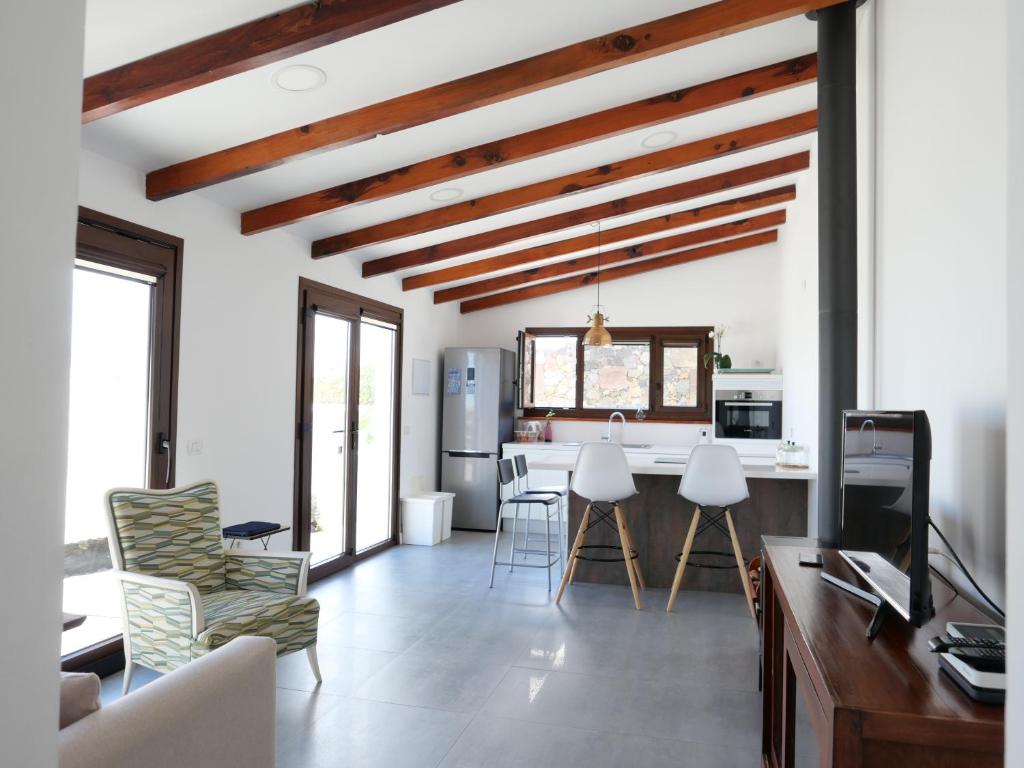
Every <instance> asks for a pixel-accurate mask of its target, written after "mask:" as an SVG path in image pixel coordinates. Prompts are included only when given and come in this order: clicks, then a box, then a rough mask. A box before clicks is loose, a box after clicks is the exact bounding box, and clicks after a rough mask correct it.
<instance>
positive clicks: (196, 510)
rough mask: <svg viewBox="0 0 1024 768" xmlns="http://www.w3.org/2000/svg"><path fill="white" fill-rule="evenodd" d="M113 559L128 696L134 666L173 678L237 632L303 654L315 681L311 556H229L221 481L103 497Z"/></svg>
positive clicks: (238, 552) (279, 651)
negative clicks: (222, 516)
mask: <svg viewBox="0 0 1024 768" xmlns="http://www.w3.org/2000/svg"><path fill="white" fill-rule="evenodd" d="M107 509H108V510H109V512H110V524H111V531H110V554H111V560H112V561H113V562H114V566H115V575H116V577H117V579H118V581H119V582H120V585H121V597H122V600H121V606H122V615H123V619H124V656H125V667H124V692H125V693H127V692H128V688H129V686H130V685H131V678H132V672H133V671H134V669H135V666H136V665H140V666H143V667H147V668H149V669H152V670H155V671H157V672H170V671H171V670H173V669H176V668H178V667H180V666H182V665H183V664H187V663H188V662H190V661H192V660H193V659H195V658H198V657H199V656H202V655H204V654H206V653H209V652H210V651H212V650H214V649H216V648H219V647H220V646H222V645H224V644H225V643H227V642H228V641H229V640H232V639H233V638H235V637H238V636H239V635H260V636H264V637H271V638H273V639H274V640H275V641H276V642H277V655H278V656H283V655H284V654H286V653H292V652H294V651H300V650H302V649H305V650H306V653H307V655H308V658H309V665H310V667H311V668H312V670H313V674H314V675H315V676H316V679H317V681H318V682H319V681H320V679H321V677H320V668H319V664H318V663H317V656H316V631H317V619H318V617H319V613H320V605H319V603H317V601H316V600H315V599H314V598H312V597H306V579H307V576H308V574H309V553H308V552H253V551H246V550H239V549H236V550H226V549H225V548H224V544H223V539H222V538H221V527H220V505H219V501H218V494H217V485H216V484H215V483H213V482H211V481H203V482H199V483H195V484H193V485H188V486H183V487H181V488H172V489H170V490H167V491H150V490H143V489H137V488H115V489H114V490H112V491H108V492H107Z"/></svg>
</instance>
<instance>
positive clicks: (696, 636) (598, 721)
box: [104, 532, 760, 768]
mask: <svg viewBox="0 0 1024 768" xmlns="http://www.w3.org/2000/svg"><path fill="white" fill-rule="evenodd" d="M492 542H493V538H492V537H491V536H489V535H485V534H472V533H458V532H457V533H456V534H455V535H454V536H453V537H452V538H451V539H450V540H449V541H447V542H445V543H443V544H441V545H439V546H436V547H398V548H395V549H392V550H389V551H388V552H386V553H384V554H382V555H380V556H378V557H375V558H373V559H371V560H368V561H366V562H364V563H361V564H359V565H357V566H355V567H354V568H351V569H349V570H348V571H344V572H342V573H340V574H338V575H337V576H334V577H332V578H330V579H327V580H324V581H322V582H319V583H317V584H315V585H314V586H313V587H312V588H311V590H310V592H311V593H312V594H313V595H314V596H315V597H317V598H318V599H319V600H320V605H321V614H320V642H319V654H320V665H321V669H322V670H323V677H324V682H323V684H322V685H321V686H319V687H317V686H316V685H315V681H314V679H313V676H312V674H311V673H310V671H309V667H308V666H307V664H306V657H305V654H302V653H299V654H293V655H291V656H287V657H285V658H283V659H280V660H279V662H278V697H277V720H278V747H277V749H278V766H279V768H319V767H320V766H332V768H333V767H334V766H339V765H344V766H352V767H354V768H355V767H359V766H375V768H406V767H408V768H435V767H437V766H442V767H443V768H456V767H457V768H470V767H471V766H488V767H489V768H521V767H523V768H525V767H526V766H530V767H531V768H532V767H541V766H565V768H571V767H572V766H587V768H604V767H605V766H607V767H608V768H612V767H613V766H614V767H616V768H618V767H622V766H645V767H646V766H651V767H652V768H654V767H658V766H684V767H686V768H689V767H691V766H692V767H694V768H697V767H699V768H754V767H755V766H757V765H759V759H758V753H759V748H758V747H759V740H760V697H759V695H758V693H757V634H756V629H755V627H754V624H753V622H752V621H751V619H750V616H749V614H748V613H747V609H746V606H745V604H744V602H743V600H742V598H741V597H740V596H739V595H731V594H728V595H727V594H718V593H707V592H683V593H681V595H680V599H679V601H678V602H677V603H676V610H675V613H673V614H667V613H665V602H666V600H667V597H668V595H667V592H666V591H665V590H648V591H647V592H645V593H644V594H643V598H644V602H645V605H644V610H642V611H635V610H634V609H633V605H632V598H631V596H630V594H629V590H628V588H626V587H613V586H598V585H590V584H576V585H573V586H572V587H570V588H569V590H568V591H567V593H566V597H565V598H564V599H563V600H562V605H561V606H558V607H556V606H555V605H554V598H553V595H551V596H549V595H548V592H547V582H546V579H545V575H544V572H543V570H539V569H538V570H533V569H519V570H517V571H516V572H515V573H513V574H509V573H508V570H507V569H501V568H499V570H498V575H497V577H496V579H495V585H494V589H488V588H487V576H488V570H489V565H490V556H491V544H492ZM608 567H610V568H614V567H621V566H616V565H614V564H610V565H609V566H608ZM148 679H151V676H147V675H146V674H145V673H144V672H140V673H137V680H138V681H139V682H138V683H136V685H138V684H140V683H143V682H145V681H146V680H148ZM120 686H121V683H120V676H119V675H118V676H115V677H111V678H107V679H106V680H105V681H104V698H105V699H111V698H116V697H117V695H119V692H120Z"/></svg>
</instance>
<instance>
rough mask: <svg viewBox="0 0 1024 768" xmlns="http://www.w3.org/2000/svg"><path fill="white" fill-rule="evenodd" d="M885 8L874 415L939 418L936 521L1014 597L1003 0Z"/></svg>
mask: <svg viewBox="0 0 1024 768" xmlns="http://www.w3.org/2000/svg"><path fill="white" fill-rule="evenodd" d="M875 13H876V15H877V85H878V90H877V105H876V106H877V135H876V141H877V169H876V172H877V180H876V193H877V200H876V215H877V241H876V254H875V259H876V262H875V269H876V280H875V302H876V316H875V320H876V339H875V341H876V367H877V369H876V375H875V380H876V383H877V391H876V393H875V395H876V398H875V399H876V405H877V406H878V407H879V408H923V409H925V410H927V412H928V416H929V419H930V420H931V425H932V433H933V434H932V436H933V458H932V475H931V498H932V514H933V516H934V518H935V519H936V521H937V522H938V524H939V526H940V527H941V528H942V529H943V530H944V532H945V533H946V535H947V536H948V537H949V538H950V539H951V541H952V542H953V544H954V546H956V547H957V548H958V550H959V552H960V554H961V556H962V557H963V559H964V561H965V562H966V563H967V565H968V566H969V567H970V568H972V569H973V571H974V573H975V575H976V577H977V578H978V580H979V581H980V582H981V584H982V586H984V587H986V588H990V590H991V594H992V595H993V597H994V598H995V599H997V600H1002V599H1003V598H1004V597H1005V590H1004V584H1005V581H1004V576H1005V574H1004V571H1005V564H1006V555H1005V549H1004V532H1005V521H1006V501H1005V487H1006V451H1005V440H1006V424H1005V420H1006V399H1007V398H1006V395H1007V384H1006V380H1007V379H1006V377H1007V368H1006V357H1007V355H1006V349H1007V347H1006V343H1007V330H1006V329H1007V320H1006V310H1007V299H1006V293H1005V290H1004V289H1003V285H1004V280H1005V276H1006V268H1007V257H1006V248H1007V240H1006V227H1007V212H1006V209H1005V205H1004V203H1003V196H1004V194H1005V189H1006V183H1007V173H1006V161H1007V156H1006V146H1007V128H1006V118H1007V109H1006V92H1007V91H1006V88H1007V81H1006V61H1007V58H1006V57H1007V40H1006V29H1005V27H1006V5H1005V3H1002V2H1000V3H986V4H985V12H983V13H980V12H979V10H978V8H977V7H976V6H975V5H974V4H970V3H967V4H965V3H962V2H955V1H954V0H941V1H940V2H934V1H929V0H903V1H902V2H898V3H892V2H886V3H877V4H876V8H875ZM964 62H970V66H965V65H964ZM933 544H934V545H937V544H938V542H933Z"/></svg>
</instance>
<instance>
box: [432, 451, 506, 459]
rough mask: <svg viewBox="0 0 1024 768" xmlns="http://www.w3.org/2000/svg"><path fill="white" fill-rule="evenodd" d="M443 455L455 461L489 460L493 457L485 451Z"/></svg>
mask: <svg viewBox="0 0 1024 768" xmlns="http://www.w3.org/2000/svg"><path fill="white" fill-rule="evenodd" d="M444 453H447V454H448V455H449V456H451V457H453V458H456V459H489V458H490V457H491V456H494V454H493V453H488V452H487V451H444Z"/></svg>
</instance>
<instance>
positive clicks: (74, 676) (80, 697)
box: [60, 672, 100, 728]
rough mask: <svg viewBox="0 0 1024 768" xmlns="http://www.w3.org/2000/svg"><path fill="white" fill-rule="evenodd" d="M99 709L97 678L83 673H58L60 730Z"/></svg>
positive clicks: (98, 681)
mask: <svg viewBox="0 0 1024 768" xmlns="http://www.w3.org/2000/svg"><path fill="white" fill-rule="evenodd" d="M99 708H100V679H99V677H97V676H96V675H93V674H88V673H85V672H61V673H60V727H61V728H67V727H68V726H69V725H71V724H72V723H75V722H78V721H79V720H81V719H82V718H83V717H85V716H86V715H91V714H92V713H93V712H95V711H96V710H97V709H99Z"/></svg>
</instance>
